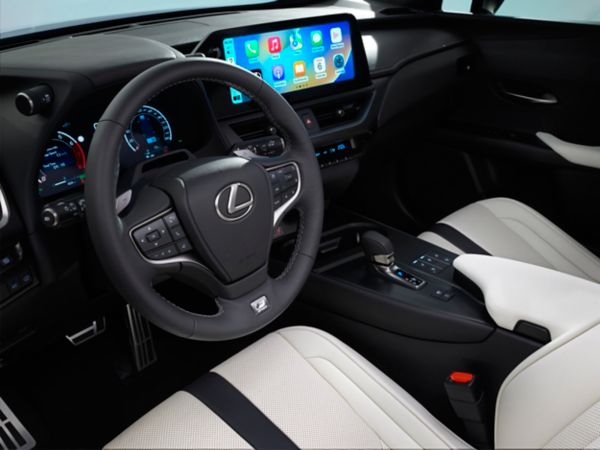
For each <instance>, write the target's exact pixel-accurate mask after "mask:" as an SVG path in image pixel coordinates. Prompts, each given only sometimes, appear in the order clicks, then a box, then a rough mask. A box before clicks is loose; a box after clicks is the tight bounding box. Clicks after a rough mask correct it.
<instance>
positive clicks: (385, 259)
mask: <svg viewBox="0 0 600 450" xmlns="http://www.w3.org/2000/svg"><path fill="white" fill-rule="evenodd" d="M360 241H361V244H362V247H363V251H364V252H365V254H366V255H367V258H369V261H370V262H371V263H372V264H373V267H374V268H375V270H377V272H379V273H381V274H382V275H384V276H386V277H387V278H390V279H391V280H392V281H395V282H396V283H399V284H401V285H403V286H405V287H408V288H410V289H421V288H422V287H423V286H425V284H426V283H427V282H426V281H425V280H422V279H421V278H418V277H416V276H415V275H413V274H411V273H409V272H406V271H405V270H403V269H401V268H400V267H398V266H397V265H396V262H395V258H394V245H393V244H392V241H390V240H389V239H388V238H387V237H386V236H384V235H383V234H381V233H378V232H377V231H367V232H365V233H363V234H362V236H361V237H360Z"/></svg>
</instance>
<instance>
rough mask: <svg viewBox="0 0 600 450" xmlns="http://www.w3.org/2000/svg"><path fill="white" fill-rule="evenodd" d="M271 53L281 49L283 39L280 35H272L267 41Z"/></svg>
mask: <svg viewBox="0 0 600 450" xmlns="http://www.w3.org/2000/svg"><path fill="white" fill-rule="evenodd" d="M267 43H268V46H269V53H279V52H280V51H281V39H280V38H279V36H273V37H270V38H269V40H268V41H267Z"/></svg>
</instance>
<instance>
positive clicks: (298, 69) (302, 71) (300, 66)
mask: <svg viewBox="0 0 600 450" xmlns="http://www.w3.org/2000/svg"><path fill="white" fill-rule="evenodd" d="M304 75H306V63H305V62H304V61H296V62H295V63H294V76H295V77H303V76H304Z"/></svg>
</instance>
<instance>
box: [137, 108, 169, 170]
mask: <svg viewBox="0 0 600 450" xmlns="http://www.w3.org/2000/svg"><path fill="white" fill-rule="evenodd" d="M172 140H173V132H172V131H171V125H170V124H169V121H168V120H167V118H166V117H165V116H164V114H163V113H161V112H160V111H159V110H158V109H156V108H153V107H152V106H149V105H144V106H142V107H141V108H140V109H139V111H138V112H137V114H136V115H135V116H134V117H133V119H132V120H131V125H130V126H129V128H128V129H127V131H125V142H127V145H128V146H129V148H130V149H131V150H132V151H133V152H134V153H136V154H141V155H143V156H144V159H152V158H155V157H156V156H158V155H161V154H163V153H167V152H168V151H169V144H170V143H171V141H172ZM140 159H141V158H140Z"/></svg>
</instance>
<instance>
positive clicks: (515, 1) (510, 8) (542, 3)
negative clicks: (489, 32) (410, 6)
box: [442, 0, 600, 24]
mask: <svg viewBox="0 0 600 450" xmlns="http://www.w3.org/2000/svg"><path fill="white" fill-rule="evenodd" d="M471 3H472V0H443V2H442V10H443V11H444V12H452V13H469V12H470V11H471ZM496 15H497V16H503V17H515V18H519V19H533V20H547V21H551V22H576V23H593V24H600V0H504V2H503V3H502V5H501V6H500V8H499V9H498V11H496Z"/></svg>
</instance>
